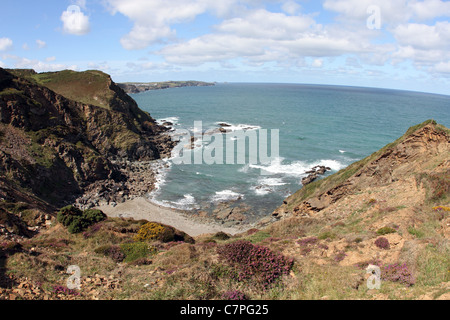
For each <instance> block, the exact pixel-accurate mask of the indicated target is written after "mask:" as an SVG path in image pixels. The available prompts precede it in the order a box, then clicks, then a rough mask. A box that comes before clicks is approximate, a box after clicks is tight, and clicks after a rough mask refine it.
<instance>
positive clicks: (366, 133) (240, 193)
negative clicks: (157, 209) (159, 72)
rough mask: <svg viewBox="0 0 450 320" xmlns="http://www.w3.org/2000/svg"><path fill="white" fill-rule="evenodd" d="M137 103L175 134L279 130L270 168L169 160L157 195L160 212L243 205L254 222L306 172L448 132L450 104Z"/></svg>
mask: <svg viewBox="0 0 450 320" xmlns="http://www.w3.org/2000/svg"><path fill="white" fill-rule="evenodd" d="M131 96H132V97H133V98H134V99H135V100H136V101H137V103H138V105H139V107H141V108H142V109H143V110H146V111H148V112H150V114H151V115H152V117H153V118H155V119H158V120H160V121H161V122H163V121H164V120H167V121H170V122H172V123H173V124H174V125H173V128H174V130H175V133H177V132H180V130H183V129H188V130H190V132H193V131H192V130H193V129H194V128H193V127H194V121H202V124H203V131H205V130H208V129H211V128H218V127H219V126H218V124H219V123H222V122H225V123H228V124H229V125H232V128H234V129H239V128H249V127H250V128H252V129H254V130H255V131H259V129H267V131H268V135H269V137H270V134H271V132H272V131H271V130H272V129H278V130H279V157H278V158H276V159H273V161H272V163H270V164H261V163H258V164H249V163H248V161H247V162H246V163H245V164H233V165H230V164H229V165H217V164H215V165H207V164H195V165H194V164H179V165H177V164H174V163H173V160H166V161H165V162H166V163H167V168H166V169H164V170H161V172H160V173H161V175H160V183H159V184H158V189H157V191H156V192H154V193H153V194H152V195H151V198H152V199H153V201H155V202H157V203H159V204H162V205H166V206H171V207H177V208H182V209H194V208H196V209H202V208H205V207H208V206H209V205H211V204H217V203H219V202H220V201H227V200H235V199H239V201H243V202H245V203H246V204H248V205H250V206H251V208H252V209H251V212H252V214H250V216H252V217H261V216H263V215H267V214H270V213H271V212H272V211H273V210H274V209H276V208H277V207H278V206H279V205H280V204H281V203H282V201H283V199H285V198H286V197H287V196H289V195H290V194H292V193H293V192H295V191H297V190H298V189H300V188H301V187H302V185H301V178H302V177H304V176H305V173H304V172H305V171H306V170H308V169H310V168H311V167H313V166H315V165H318V164H320V165H325V166H328V167H330V168H331V169H332V171H331V172H329V173H327V174H331V173H334V172H336V171H338V170H340V169H343V168H345V167H346V166H347V165H349V164H351V163H353V162H355V161H357V160H360V159H362V158H364V157H366V156H368V155H370V154H372V153H373V152H375V151H377V150H378V149H380V148H381V147H383V146H385V145H386V144H388V143H390V142H392V141H394V140H396V139H397V138H398V137H400V136H401V135H403V134H404V133H405V132H406V130H407V129H408V128H409V127H411V126H413V125H416V124H419V123H422V122H423V121H425V120H427V119H434V120H436V121H437V122H438V123H441V124H443V125H445V126H447V127H450V96H443V95H433V94H426V93H417V92H407V91H395V90H386V89H371V88H357V87H340V86H320V85H300V84H298V85H297V84H241V83H232V84H217V85H216V86H213V87H184V88H176V89H166V90H157V91H148V92H145V93H140V94H133V95H131ZM193 134H194V133H193ZM225 139H227V138H226V137H225ZM195 150H197V151H195ZM198 150H200V151H198ZM201 150H202V149H201V148H200V149H194V151H193V152H201ZM269 155H270V153H269ZM261 169H264V171H261Z"/></svg>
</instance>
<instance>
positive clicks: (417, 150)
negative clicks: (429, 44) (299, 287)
mask: <svg viewBox="0 0 450 320" xmlns="http://www.w3.org/2000/svg"><path fill="white" fill-rule="evenodd" d="M449 159H450V134H449V131H448V129H446V128H444V127H442V126H439V125H437V124H436V123H435V122H434V121H426V122H424V123H423V124H421V125H418V126H416V127H412V128H410V129H409V130H408V132H407V133H406V134H405V135H404V136H403V137H401V138H400V139H398V140H397V141H395V142H394V143H391V144H389V145H387V146H386V147H384V148H382V149H381V150H380V151H378V152H376V153H374V154H372V155H371V156H369V157H367V158H365V159H363V160H361V161H359V162H356V163H354V164H352V165H351V166H349V167H348V168H346V169H344V170H342V171H340V172H338V173H336V174H334V175H332V176H330V177H328V178H326V179H323V180H320V181H316V182H314V183H312V184H310V185H308V186H306V187H304V188H302V189H301V190H299V191H298V192H297V193H295V194H294V195H292V196H290V197H289V198H287V199H286V200H285V201H284V204H283V205H282V206H281V207H280V208H278V209H277V210H276V211H275V212H274V213H273V214H274V215H275V216H286V215H303V216H310V215H311V216H312V215H316V214H317V213H319V212H322V211H324V210H326V209H327V208H330V207H331V206H333V205H334V204H336V203H337V202H339V201H340V200H341V199H343V198H344V197H348V196H351V195H355V194H358V193H362V192H364V191H366V190H370V189H372V190H376V189H377V188H382V187H386V186H390V185H391V186H395V185H399V186H401V185H403V186H405V185H406V184H408V183H413V184H415V185H416V186H418V187H419V189H425V188H427V191H428V192H429V193H430V192H431V193H433V192H435V193H436V192H437V193H440V195H441V196H445V195H448V194H449V193H450V184H449V179H450V160H449ZM396 191H398V190H395V191H394V189H393V194H394V193H395V192H396ZM398 192H399V194H400V191H398ZM429 196H430V197H433V195H429ZM434 196H436V195H434ZM438 196H439V195H438ZM423 200H424V199H423Z"/></svg>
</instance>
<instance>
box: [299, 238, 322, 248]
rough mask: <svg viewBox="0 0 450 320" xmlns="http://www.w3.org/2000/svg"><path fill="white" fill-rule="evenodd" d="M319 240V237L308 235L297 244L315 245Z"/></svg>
mask: <svg viewBox="0 0 450 320" xmlns="http://www.w3.org/2000/svg"><path fill="white" fill-rule="evenodd" d="M317 241H319V238H317V237H308V238H303V239H300V240H298V241H297V244H299V245H301V246H307V245H314V244H316V243H317Z"/></svg>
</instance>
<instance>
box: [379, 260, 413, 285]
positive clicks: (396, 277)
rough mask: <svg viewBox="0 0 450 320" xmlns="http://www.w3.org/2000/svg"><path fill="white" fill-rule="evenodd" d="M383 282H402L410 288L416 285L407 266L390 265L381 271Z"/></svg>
mask: <svg viewBox="0 0 450 320" xmlns="http://www.w3.org/2000/svg"><path fill="white" fill-rule="evenodd" d="M381 280H384V281H391V282H400V283H402V284H404V285H406V286H408V287H410V286H412V285H414V284H415V282H416V281H415V279H414V277H413V275H412V273H411V271H410V270H409V269H408V266H407V265H406V264H399V263H394V264H388V265H386V266H384V267H383V268H382V270H381Z"/></svg>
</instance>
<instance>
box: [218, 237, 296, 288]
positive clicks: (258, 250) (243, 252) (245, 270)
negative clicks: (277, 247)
mask: <svg viewBox="0 0 450 320" xmlns="http://www.w3.org/2000/svg"><path fill="white" fill-rule="evenodd" d="M217 252H218V254H219V258H220V259H221V260H222V261H225V262H226V263H228V264H229V265H230V266H232V267H233V268H235V270H236V271H237V279H236V280H238V281H251V282H252V283H254V284H255V285H256V286H259V287H262V288H263V289H268V288H269V287H270V286H271V285H272V284H274V283H275V282H276V281H277V280H278V279H279V278H280V277H281V276H282V275H284V274H288V273H289V271H290V270H291V268H292V266H293V263H294V261H293V259H287V258H285V257H284V256H283V255H281V254H275V253H274V252H272V251H271V250H270V249H268V248H266V247H263V246H259V245H254V244H252V243H251V242H250V241H245V240H239V241H236V242H232V243H229V244H225V245H223V246H221V247H219V248H218V249H217Z"/></svg>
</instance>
